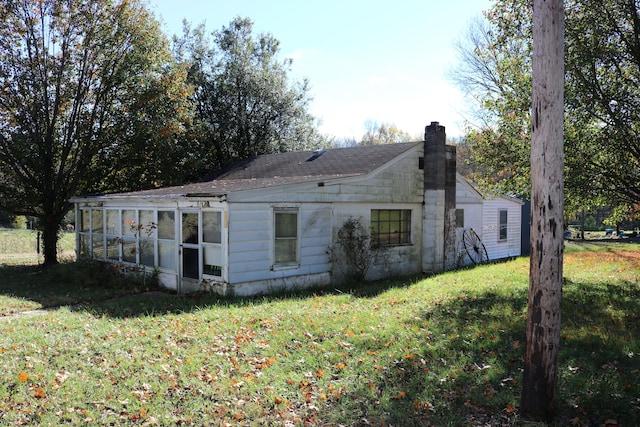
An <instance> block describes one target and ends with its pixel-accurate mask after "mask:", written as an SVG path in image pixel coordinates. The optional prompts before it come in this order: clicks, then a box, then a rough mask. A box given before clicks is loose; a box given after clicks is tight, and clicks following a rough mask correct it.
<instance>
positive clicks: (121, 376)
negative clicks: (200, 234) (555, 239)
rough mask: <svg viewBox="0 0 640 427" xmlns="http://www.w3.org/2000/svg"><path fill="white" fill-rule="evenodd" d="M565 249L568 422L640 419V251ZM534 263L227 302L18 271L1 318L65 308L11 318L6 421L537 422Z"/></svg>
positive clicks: (6, 280)
mask: <svg viewBox="0 0 640 427" xmlns="http://www.w3.org/2000/svg"><path fill="white" fill-rule="evenodd" d="M565 259H566V262H565V285H564V301H563V313H562V319H563V329H562V342H561V350H560V360H559V370H560V379H559V387H560V390H559V396H560V397H559V401H558V416H557V424H558V425H583V426H586V425H604V423H605V421H608V420H609V421H611V420H616V421H617V422H618V423H619V424H620V425H625V426H627V425H640V383H639V382H638V380H637V379H638V377H639V373H640V321H639V319H638V313H640V288H639V284H638V279H639V277H640V251H631V250H615V249H608V250H607V249H605V250H602V251H598V252H596V251H593V250H582V251H570V252H568V253H567V254H566V256H565ZM528 269H529V267H528V259H526V258H520V259H516V260H513V261H509V262H506V263H501V264H493V265H486V266H481V267H478V268H475V269H471V270H465V271H459V272H452V273H447V274H442V275H438V276H433V277H429V278H420V279H397V280H393V281H387V282H379V283H371V284H362V285H360V286H358V287H355V288H352V289H342V290H341V291H339V290H332V291H331V292H318V293H316V294H299V295H293V296H279V297H269V298H254V299H241V300H224V299H218V298H215V297H213V296H206V295H198V296H186V297H179V296H176V295H170V294H164V293H148V294H140V295H132V294H134V293H138V292H140V291H141V290H143V289H145V286H146V284H141V283H139V282H131V281H126V280H122V279H118V278H116V276H114V275H112V274H106V273H105V271H104V270H99V271H96V270H95V267H94V266H91V265H90V264H87V265H85V264H62V265H60V266H57V267H55V268H53V269H51V270H42V269H41V268H40V267H38V266H6V265H5V266H3V267H0V313H5V314H7V313H16V312H20V311H24V310H27V309H34V308H46V307H51V306H55V305H58V304H65V306H63V307H61V308H57V309H51V310H46V311H45V312H43V313H37V314H22V315H15V314H14V315H12V316H7V317H5V318H0V328H1V330H2V332H3V333H2V335H1V336H0V363H1V364H2V366H3V370H2V372H0V424H7V425H19V424H26V425H38V424H40V425H59V424H68V425H138V424H139V425H178V424H195V425H249V426H256V425H258V426H260V425H264V426H271V425H291V426H293V425H299V426H303V425H304V426H315V425H318V426H320V425H321V426H340V425H348V426H352V425H378V426H380V425H385V426H388V425H395V426H412V425H415V426H429V425H434V426H442V425H456V426H457V425H487V424H489V425H523V424H524V421H523V420H522V419H520V417H519V413H518V404H519V396H520V392H521V376H522V363H523V356H524V355H523V349H524V341H525V335H524V330H525V321H526V300H527V287H528ZM109 295H117V296H118V298H115V299H108V296H109ZM524 425H532V424H531V423H528V424H524Z"/></svg>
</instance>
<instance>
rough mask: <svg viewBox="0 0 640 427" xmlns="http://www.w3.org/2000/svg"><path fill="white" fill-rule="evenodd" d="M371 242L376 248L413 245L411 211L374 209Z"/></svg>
mask: <svg viewBox="0 0 640 427" xmlns="http://www.w3.org/2000/svg"><path fill="white" fill-rule="evenodd" d="M371 242H372V243H373V245H374V246H395V245H406V244H409V243H411V210H409V209H373V210H372V211H371Z"/></svg>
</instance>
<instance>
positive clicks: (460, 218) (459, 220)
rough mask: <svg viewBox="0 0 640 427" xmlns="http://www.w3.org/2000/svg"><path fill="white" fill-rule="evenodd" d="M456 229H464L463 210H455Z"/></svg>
mask: <svg viewBox="0 0 640 427" xmlns="http://www.w3.org/2000/svg"><path fill="white" fill-rule="evenodd" d="M456 227H457V228H464V209H456Z"/></svg>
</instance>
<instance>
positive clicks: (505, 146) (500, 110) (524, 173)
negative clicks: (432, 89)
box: [454, 0, 640, 212]
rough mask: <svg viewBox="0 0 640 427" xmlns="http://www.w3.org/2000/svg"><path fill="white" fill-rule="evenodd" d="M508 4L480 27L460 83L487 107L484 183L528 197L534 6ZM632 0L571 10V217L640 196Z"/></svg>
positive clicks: (473, 31)
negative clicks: (593, 208) (529, 96)
mask: <svg viewBox="0 0 640 427" xmlns="http://www.w3.org/2000/svg"><path fill="white" fill-rule="evenodd" d="M530 3H531V2H529V1H526V0H517V1H504V0H498V1H497V2H495V4H494V5H493V6H492V8H491V9H490V10H488V11H487V12H486V13H485V17H486V19H485V20H483V21H479V22H476V23H475V24H474V25H473V26H472V27H470V31H469V35H468V36H467V37H466V38H465V39H464V42H462V43H461V45H460V49H459V50H460V58H461V64H460V66H459V68H458V69H456V70H455V72H454V77H455V78H456V80H457V81H458V83H459V84H460V86H461V87H463V88H465V89H466V91H467V92H468V93H469V94H471V95H473V97H474V99H477V100H478V101H479V102H478V104H477V107H478V108H477V110H476V113H477V114H476V115H475V117H474V121H475V123H476V124H479V125H478V126H477V127H476V128H475V129H474V130H472V131H471V132H470V133H469V134H468V135H467V139H468V140H469V141H470V142H471V145H472V153H473V155H474V158H475V160H476V161H477V163H479V164H482V166H483V168H482V172H483V178H484V179H483V182H482V183H483V184H485V185H488V186H493V187H496V188H498V189H502V190H505V191H508V192H512V193H513V192H517V193H520V194H528V188H529V183H530V165H529V140H530V125H529V124H530V121H531V117H530V114H531V113H530V111H531V110H530V106H529V105H527V102H526V101H527V99H528V98H527V94H528V93H529V92H530V90H531V80H530V75H531V57H532V25H531V23H532V19H531V16H532V8H531V4H530ZM637 7H638V4H637V2H635V1H629V0H606V1H596V0H578V1H571V2H569V3H568V7H567V8H566V10H565V15H566V21H565V22H566V30H565V46H566V58H565V61H566V64H567V66H566V82H565V99H566V110H567V114H566V115H565V137H564V141H565V189H566V194H565V196H566V197H565V199H566V201H567V206H566V207H567V209H568V211H572V212H576V211H579V210H582V209H587V210H588V209H590V208H592V207H596V206H599V205H603V204H607V205H610V206H617V205H619V204H623V205H634V204H638V202H639V199H640V196H639V195H640V188H639V186H638V183H639V182H640V180H639V179H638V178H639V175H638V174H639V173H640V168H639V167H638V164H639V163H640V135H639V134H638V130H639V129H638V123H639V122H638V120H637V117H640V90H639V89H638V88H639V87H640V85H639V84H638V83H639V82H640V53H639V52H640V41H639V39H638V37H637V36H636V35H637V34H639V33H640V15H639V13H638V9H637Z"/></svg>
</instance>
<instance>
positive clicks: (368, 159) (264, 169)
mask: <svg viewBox="0 0 640 427" xmlns="http://www.w3.org/2000/svg"><path fill="white" fill-rule="evenodd" d="M417 144H418V143H417V142H407V143H401V144H384V145H371V146H356V147H346V148H332V149H328V150H324V151H323V150H317V151H299V152H291V153H279V154H266V155H261V156H256V157H253V158H250V159H246V160H242V161H240V162H238V163H236V164H234V165H233V166H231V167H229V168H226V169H223V170H221V171H218V172H216V173H214V174H212V175H211V176H210V177H209V178H208V179H207V180H205V181H203V182H198V183H193V184H186V185H180V186H176V187H165V188H157V189H153V190H144V191H136V192H131V193H120V194H113V195H110V196H103V197H159V196H162V197H170V196H173V197H180V196H222V195H225V194H228V193H230V192H233V191H240V190H250V189H257V188H267V187H273V186H278V185H286V184H296V183H303V182H313V181H323V180H328V179H334V178H341V177H349V176H359V175H366V174H368V173H370V172H372V171H374V170H375V169H377V168H379V167H380V166H382V165H384V164H385V163H387V162H389V161H391V160H393V159H394V158H395V157H397V156H399V155H400V154H402V153H404V152H405V151H407V150H410V149H411V148H413V147H415V146H416V145H417Z"/></svg>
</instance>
